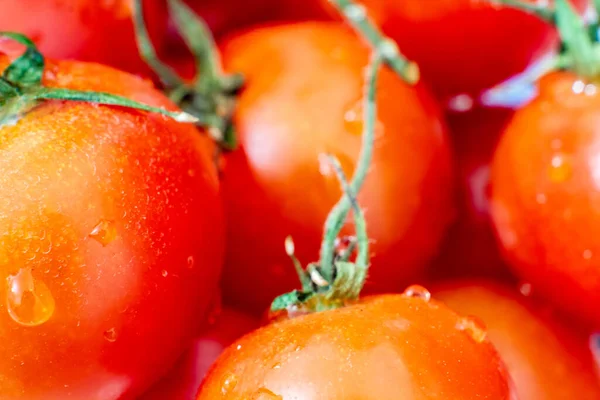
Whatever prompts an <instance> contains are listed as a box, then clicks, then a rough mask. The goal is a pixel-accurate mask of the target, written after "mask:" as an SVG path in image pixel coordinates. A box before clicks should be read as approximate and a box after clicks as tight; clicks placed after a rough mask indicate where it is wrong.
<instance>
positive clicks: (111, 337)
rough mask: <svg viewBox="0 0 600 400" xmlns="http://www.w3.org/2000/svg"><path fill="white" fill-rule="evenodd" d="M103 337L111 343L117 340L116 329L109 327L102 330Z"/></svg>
mask: <svg viewBox="0 0 600 400" xmlns="http://www.w3.org/2000/svg"><path fill="white" fill-rule="evenodd" d="M104 339H106V340H108V341H109V342H111V343H113V342H116V340H117V330H116V329H115V328H110V329H108V330H106V331H105V332H104Z"/></svg>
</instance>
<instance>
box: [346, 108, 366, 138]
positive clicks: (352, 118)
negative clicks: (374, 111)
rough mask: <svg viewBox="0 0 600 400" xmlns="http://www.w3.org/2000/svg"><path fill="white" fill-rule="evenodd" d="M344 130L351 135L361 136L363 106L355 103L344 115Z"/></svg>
mask: <svg viewBox="0 0 600 400" xmlns="http://www.w3.org/2000/svg"><path fill="white" fill-rule="evenodd" d="M344 129H345V130H346V132H348V133H349V134H351V135H357V136H360V135H362V131H363V104H362V101H359V102H357V103H356V104H354V105H353V106H352V107H350V108H349V109H348V110H347V111H346V112H345V113H344Z"/></svg>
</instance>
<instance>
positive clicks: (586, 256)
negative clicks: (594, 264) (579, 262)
mask: <svg viewBox="0 0 600 400" xmlns="http://www.w3.org/2000/svg"><path fill="white" fill-rule="evenodd" d="M593 255H594V253H592V251H591V250H590V249H585V250H584V251H583V258H584V259H586V260H591V259H592V256H593Z"/></svg>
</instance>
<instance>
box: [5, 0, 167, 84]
mask: <svg viewBox="0 0 600 400" xmlns="http://www.w3.org/2000/svg"><path fill="white" fill-rule="evenodd" d="M133 3H134V0H111V1H99V0H26V1H23V0H0V10H2V12H0V31H15V32H20V33H23V34H25V35H27V36H28V37H29V38H31V39H32V40H33V41H34V42H35V43H36V45H37V46H38V47H39V48H40V50H41V51H42V52H43V53H44V54H46V55H47V56H48V57H53V58H58V59H77V60H83V61H94V62H99V63H102V64H108V65H112V66H115V67H118V68H121V69H124V70H127V71H131V72H147V71H148V70H147V68H146V66H145V64H144V63H143V62H142V60H141V59H140V57H139V53H138V49H137V45H136V42H135V35H134V31H133V22H132V17H133V10H134V8H133ZM144 15H145V18H146V24H147V26H148V29H149V31H150V35H151V37H152V39H153V40H154V42H155V44H156V46H158V47H160V46H161V43H162V40H163V38H164V36H165V32H166V27H167V18H166V15H167V13H166V10H165V2H164V1H157V0H146V1H144Z"/></svg>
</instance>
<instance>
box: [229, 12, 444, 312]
mask: <svg viewBox="0 0 600 400" xmlns="http://www.w3.org/2000/svg"><path fill="white" fill-rule="evenodd" d="M368 57H369V49H368V48H367V47H366V46H365V45H363V43H362V42H361V40H360V39H359V38H357V37H356V36H355V35H354V34H353V33H352V31H351V30H350V28H347V27H345V26H343V25H338V24H335V23H318V22H313V23H300V24H291V25H283V26H276V27H269V28H262V29H257V30H253V31H250V32H248V33H245V34H242V35H239V36H237V37H235V38H232V39H231V40H229V41H227V42H226V43H225V44H224V45H223V61H224V63H225V65H226V68H227V69H228V70H230V71H237V72H241V73H243V74H244V75H245V76H246V79H247V82H246V86H245V88H244V90H243V91H242V93H241V95H240V97H239V103H238V109H237V113H236V115H235V116H234V123H235V126H236V129H237V135H238V139H239V143H240V148H239V149H238V150H237V151H235V152H233V153H231V154H230V155H229V156H228V157H227V159H226V161H225V165H224V168H223V180H222V183H223V193H224V198H225V207H226V211H227V215H228V218H230V221H231V223H230V224H229V229H228V236H227V241H228V246H229V248H230V249H231V251H229V252H228V253H227V256H226V263H225V264H226V265H225V270H226V273H225V274H224V282H223V287H224V301H225V302H226V303H230V304H235V305H236V306H238V307H242V308H245V309H247V310H250V311H253V312H254V313H257V314H260V313H262V312H263V311H264V310H265V309H266V308H267V306H268V305H269V304H270V302H271V301H272V300H273V298H275V297H276V296H277V295H279V294H282V293H284V292H286V291H289V290H291V289H294V288H296V287H297V286H298V278H297V276H296V273H295V271H294V268H293V267H292V266H291V262H290V260H289V258H288V256H287V255H286V253H285V251H284V240H285V238H286V236H287V235H292V237H293V238H294V240H295V242H296V250H297V255H298V257H299V258H300V260H301V261H303V262H308V261H309V260H317V259H318V249H319V242H320V238H321V236H322V227H323V223H324V221H325V218H326V215H327V213H328V212H329V210H330V209H331V207H332V206H333V204H334V203H335V202H336V201H337V200H338V199H339V198H340V196H341V189H340V184H339V181H338V180H337V177H336V175H335V171H334V169H333V168H332V167H331V166H330V164H329V162H328V159H327V156H326V155H327V154H328V153H331V154H333V155H335V156H337V157H338V159H339V160H340V162H341V164H342V167H343V168H344V170H345V172H346V174H348V175H349V176H350V175H351V173H352V170H353V168H354V164H355V162H356V159H357V157H358V152H359V149H360V143H361V133H362V128H363V123H362V102H363V93H362V89H363V85H364V77H363V70H364V68H365V66H366V64H367V62H368ZM265 59H269V63H267V64H265V63H264V60H265ZM378 102H379V110H378V118H379V123H378V128H377V133H376V135H377V138H376V140H375V150H374V155H373V163H372V167H371V171H370V173H369V175H368V176H367V179H366V181H365V184H364V186H363V189H362V190H361V192H360V195H359V196H358V199H359V201H360V204H361V205H364V209H365V216H366V220H367V223H368V226H369V234H370V237H372V238H373V239H374V243H373V252H374V254H375V256H374V257H373V260H372V267H371V269H370V277H369V281H368V283H367V290H370V291H394V290H397V289H398V288H399V287H400V286H401V285H402V284H403V282H404V283H406V282H407V281H408V280H410V279H411V278H412V277H414V276H415V275H416V274H418V273H419V272H421V270H422V269H423V268H424V266H425V264H426V263H427V262H428V261H429V260H430V258H431V257H432V256H433V255H434V254H435V253H436V251H437V248H438V244H439V242H440V240H441V238H442V236H443V233H444V231H445V228H446V226H447V225H448V224H449V222H450V220H451V217H452V214H453V208H452V201H451V197H452V171H451V170H452V168H451V161H450V149H449V144H448V139H447V133H446V128H445V125H444V124H443V122H442V118H441V117H440V113H439V111H438V109H437V107H436V105H435V104H434V102H433V101H432V99H431V98H430V96H429V95H428V93H427V92H426V90H425V88H423V87H422V86H420V85H418V86H416V87H411V86H409V85H407V84H405V83H403V82H402V81H401V80H400V78H398V77H397V76H396V75H395V74H394V73H393V72H392V71H390V70H387V69H385V70H383V71H382V72H381V76H380V90H379V93H378ZM398 104H402V107H398ZM349 221H350V220H349ZM351 224H352V223H351V222H349V223H348V226H346V229H345V230H344V231H343V233H344V232H345V233H344V234H351V233H352V232H353V229H352V226H351ZM248 288H252V290H249V289H248Z"/></svg>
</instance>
